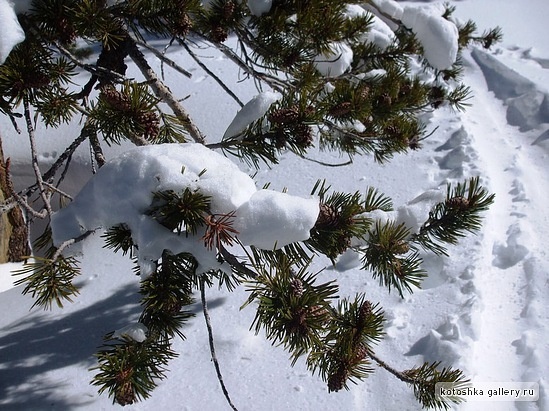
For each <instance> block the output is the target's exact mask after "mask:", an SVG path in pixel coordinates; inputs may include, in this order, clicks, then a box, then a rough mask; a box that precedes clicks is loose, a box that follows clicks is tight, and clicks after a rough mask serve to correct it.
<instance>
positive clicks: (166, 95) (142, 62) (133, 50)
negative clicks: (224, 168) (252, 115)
mask: <svg viewBox="0 0 549 411" xmlns="http://www.w3.org/2000/svg"><path fill="white" fill-rule="evenodd" d="M128 41H130V42H131V44H130V46H129V47H128V48H129V55H130V57H131V58H132V60H133V61H134V63H135V64H136V66H137V67H138V68H139V70H140V71H141V73H142V74H143V76H145V78H146V79H147V81H149V85H150V87H151V88H152V90H153V91H154V93H155V94H156V95H157V97H158V98H160V99H162V100H163V101H164V102H165V103H166V104H167V105H168V106H169V107H170V108H171V109H172V111H173V112H174V114H175V115H176V116H177V118H179V120H180V121H181V122H182V123H183V126H184V127H185V129H186V130H187V132H188V133H189V135H190V136H191V137H192V139H193V140H194V141H195V142H197V143H201V144H204V142H205V138H204V135H202V133H201V131H200V130H199V129H198V127H197V126H196V125H195V124H194V122H193V121H192V119H191V117H190V116H189V113H187V110H185V108H184V107H183V106H182V105H181V104H180V103H179V101H178V100H177V99H176V98H175V96H174V95H173V93H172V92H171V91H170V89H169V88H168V86H166V85H165V84H164V83H163V82H162V80H160V79H159V78H158V76H157V75H156V73H155V72H154V70H153V69H152V68H151V66H150V65H149V63H148V62H147V59H146V58H145V56H144V55H143V53H142V52H141V51H140V50H139V49H138V48H137V44H136V43H135V41H133V39H129V40H128Z"/></svg>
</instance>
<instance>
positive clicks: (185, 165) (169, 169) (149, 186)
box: [52, 144, 256, 275]
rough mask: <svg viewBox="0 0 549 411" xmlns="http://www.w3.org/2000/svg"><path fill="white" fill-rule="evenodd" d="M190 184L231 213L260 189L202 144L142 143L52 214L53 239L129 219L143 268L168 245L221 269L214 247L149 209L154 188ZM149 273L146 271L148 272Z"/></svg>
mask: <svg viewBox="0 0 549 411" xmlns="http://www.w3.org/2000/svg"><path fill="white" fill-rule="evenodd" d="M186 188H188V189H190V190H192V191H199V192H200V193H201V194H203V195H205V196H209V197H211V199H210V201H211V205H210V208H211V212H212V213H214V214H228V213H230V212H231V211H234V210H235V209H237V208H238V207H239V206H241V205H242V204H243V203H244V202H246V201H247V200H248V199H249V197H250V196H251V195H252V194H253V193H254V192H255V191H256V188H255V184H254V182H253V180H252V179H251V178H250V177H249V176H248V175H247V174H245V173H243V172H242V171H240V170H239V169H238V167H237V166H236V165H235V164H234V163H232V162H231V161H230V160H228V159H227V158H225V157H223V156H222V155H220V154H219V153H216V152H214V151H212V150H209V149H208V148H206V147H204V146H203V145H201V144H161V145H151V146H144V147H138V148H135V149H133V150H130V151H128V152H126V153H124V154H122V155H121V156H119V157H116V158H114V159H113V160H112V161H110V162H109V163H108V164H106V165H105V166H104V167H102V168H101V169H100V170H99V172H98V173H97V174H96V175H95V176H94V178H92V179H91V180H90V181H89V182H88V183H87V184H86V186H85V187H84V188H83V189H82V191H81V192H80V193H79V194H78V196H77V197H76V198H75V199H74V201H73V202H71V203H70V204H69V205H68V206H67V207H65V208H63V209H62V210H60V211H58V212H57V213H55V214H54V216H53V218H52V233H53V240H54V244H56V245H58V246H59V245H61V244H63V243H64V242H65V241H67V240H69V239H71V238H76V237H78V236H79V235H81V234H82V233H84V232H86V231H88V230H96V229H98V228H110V227H112V226H115V225H118V224H126V225H127V226H128V227H129V228H130V230H131V231H132V237H133V240H134V241H135V242H136V243H137V244H138V245H139V259H140V262H141V264H142V266H141V267H142V269H144V268H145V267H149V269H147V270H145V271H146V272H148V271H150V269H151V268H152V266H151V265H150V263H149V262H150V261H151V260H152V261H154V260H157V259H159V258H160V257H161V255H162V252H163V251H164V250H171V251H172V252H173V253H174V254H179V253H181V252H191V253H193V254H195V257H196V258H197V260H198V262H199V263H200V264H201V265H202V268H203V270H204V271H207V270H209V269H212V268H219V263H218V262H217V261H216V256H215V252H214V251H208V250H207V249H206V248H205V247H204V246H202V245H201V244H200V242H199V241H198V240H197V239H196V238H194V237H191V236H188V237H187V236H179V235H177V234H175V233H171V232H170V231H169V230H168V229H167V228H165V227H163V226H162V225H160V224H159V223H157V222H156V221H155V220H154V219H153V218H152V217H151V216H147V215H145V214H144V213H145V211H146V210H147V209H148V208H149V207H150V206H151V203H152V200H153V194H154V193H155V192H160V191H165V190H173V191H175V192H177V193H179V192H183V191H184V190H185V189H186ZM144 274H145V275H146V273H144Z"/></svg>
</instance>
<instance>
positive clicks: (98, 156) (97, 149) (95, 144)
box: [89, 132, 107, 168]
mask: <svg viewBox="0 0 549 411" xmlns="http://www.w3.org/2000/svg"><path fill="white" fill-rule="evenodd" d="M89 138H90V147H91V149H92V151H93V156H94V158H95V161H96V162H97V166H98V167H99V168H101V167H103V166H104V165H105V163H106V162H107V161H106V160H105V156H104V155H103V149H102V148H101V144H100V143H99V139H98V138H97V132H90V133H89Z"/></svg>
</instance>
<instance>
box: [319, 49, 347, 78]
mask: <svg viewBox="0 0 549 411" xmlns="http://www.w3.org/2000/svg"><path fill="white" fill-rule="evenodd" d="M352 62H353V50H352V49H351V48H350V47H349V46H348V45H347V44H345V43H341V42H332V43H331V44H330V51H329V52H324V53H322V54H320V55H318V56H316V57H315V59H314V64H315V67H316V69H317V70H318V72H319V73H320V74H322V75H323V76H326V77H339V76H341V75H342V74H343V73H345V72H346V71H347V70H348V69H349V67H351V63H352Z"/></svg>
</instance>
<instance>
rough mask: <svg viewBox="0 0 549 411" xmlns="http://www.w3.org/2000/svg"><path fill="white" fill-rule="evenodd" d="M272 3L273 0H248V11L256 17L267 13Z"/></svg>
mask: <svg viewBox="0 0 549 411" xmlns="http://www.w3.org/2000/svg"><path fill="white" fill-rule="evenodd" d="M272 5H273V0H248V7H249V9H250V12H251V13H252V14H253V15H254V16H257V17H261V16H262V15H263V14H266V13H268V12H269V11H270V10H271V6H272Z"/></svg>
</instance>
